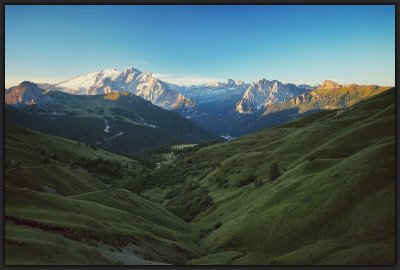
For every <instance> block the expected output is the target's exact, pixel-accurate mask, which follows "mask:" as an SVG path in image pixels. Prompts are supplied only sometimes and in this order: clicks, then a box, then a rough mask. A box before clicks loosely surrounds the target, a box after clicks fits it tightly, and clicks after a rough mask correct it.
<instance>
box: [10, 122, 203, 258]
mask: <svg viewBox="0 0 400 270" xmlns="http://www.w3.org/2000/svg"><path fill="white" fill-rule="evenodd" d="M55 155H56V156H55ZM83 155H84V156H86V157H87V158H89V157H90V158H91V159H96V158H103V159H105V160H109V161H113V162H119V163H120V164H122V166H121V170H122V171H123V176H122V178H115V177H112V176H109V175H104V174H102V173H101V172H99V171H91V170H89V169H88V168H86V167H84V166H78V167H74V166H71V161H74V160H76V159H79V157H81V156H83ZM44 157H46V158H49V160H50V161H48V162H46V163H45V164H43V161H42V159H43V158H44ZM12 161H13V162H14V164H15V163H17V162H20V165H19V166H13V165H11V164H12ZM6 164H9V165H10V167H9V168H7V169H6V172H5V215H6V234H5V250H6V264H115V263H118V261H115V260H110V259H109V258H105V257H103V256H101V255H100V253H99V252H100V251H99V244H101V243H103V244H108V245H109V246H110V248H111V247H113V248H112V249H113V250H116V252H118V250H120V249H123V248H124V247H125V246H127V245H129V244H135V245H137V246H140V247H141V248H143V249H144V250H146V252H147V253H146V254H147V255H146V257H147V259H149V260H155V261H162V262H166V263H174V264H182V263H185V262H186V261H187V260H188V259H189V258H192V257H195V256H199V255H200V254H203V251H202V249H201V248H200V247H198V245H196V241H197V240H198V239H197V230H196V229H195V228H193V227H192V226H191V225H190V224H187V223H186V222H184V221H182V220H181V219H179V218H178V217H177V216H175V215H174V214H172V213H170V212H168V211H167V210H165V209H164V208H162V207H160V206H159V205H157V204H155V203H153V202H150V201H147V200H145V199H144V198H142V197H140V196H138V195H135V194H133V193H131V192H129V191H127V190H122V189H116V188H114V187H115V186H118V185H119V183H120V182H123V181H125V180H127V179H129V178H131V176H130V174H131V173H138V172H141V171H142V170H143V168H142V167H141V165H140V164H138V163H137V162H136V161H133V160H131V159H129V158H126V157H122V156H118V155H115V154H111V153H108V152H105V151H103V150H100V149H97V150H94V149H92V148H90V147H87V146H85V145H83V144H78V143H77V142H74V141H70V140H67V139H63V138H59V137H55V136H50V135H46V134H43V133H39V132H36V131H32V130H29V129H26V128H21V127H16V126H11V127H9V126H7V127H6ZM105 177H106V178H107V179H108V181H107V182H104V181H103V179H104V178H105ZM49 189H50V191H49ZM51 191H56V192H51Z"/></svg>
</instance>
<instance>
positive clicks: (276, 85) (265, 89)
mask: <svg viewBox="0 0 400 270" xmlns="http://www.w3.org/2000/svg"><path fill="white" fill-rule="evenodd" d="M308 91H309V90H308V89H306V88H300V87H298V86H296V85H294V84H284V83H282V82H280V81H277V80H273V81H269V80H266V79H262V80H259V81H258V82H255V83H251V84H250V85H249V87H248V88H247V90H246V92H245V93H244V94H243V96H242V98H241V99H240V100H239V101H238V102H237V105H236V111H237V112H238V113H243V114H257V113H258V112H259V111H260V109H261V108H262V107H263V106H265V105H268V104H276V103H282V102H285V101H288V100H289V99H291V98H293V97H295V96H298V95H300V94H303V93H305V92H308Z"/></svg>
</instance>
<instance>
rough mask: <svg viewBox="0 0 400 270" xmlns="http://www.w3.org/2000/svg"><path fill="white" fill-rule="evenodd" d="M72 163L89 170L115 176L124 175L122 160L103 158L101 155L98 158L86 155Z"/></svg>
mask: <svg viewBox="0 0 400 270" xmlns="http://www.w3.org/2000/svg"><path fill="white" fill-rule="evenodd" d="M72 164H73V165H74V166H79V167H82V168H84V169H87V170H88V171H89V172H94V173H98V174H103V175H107V176H111V177H115V178H121V177H122V176H123V170H122V168H123V166H122V165H121V163H120V162H117V161H111V160H107V159H103V158H101V157H99V158H97V159H87V158H85V157H81V158H79V159H78V160H76V161H74V162H73V163H72Z"/></svg>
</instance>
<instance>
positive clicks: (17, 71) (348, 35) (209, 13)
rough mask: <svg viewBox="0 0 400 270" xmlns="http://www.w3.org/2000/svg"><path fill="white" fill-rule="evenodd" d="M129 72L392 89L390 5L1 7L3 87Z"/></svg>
mask: <svg viewBox="0 0 400 270" xmlns="http://www.w3.org/2000/svg"><path fill="white" fill-rule="evenodd" d="M111 67H113V68H117V69H118V70H124V69H125V68H127V67H135V68H138V69H140V70H142V71H146V72H151V73H153V74H154V75H156V76H158V77H159V78H160V79H162V80H165V81H167V82H172V83H176V84H182V85H191V84H201V83H207V82H213V81H226V80H227V79H229V78H232V79H234V80H243V81H245V82H253V81H257V80H260V79H262V78H266V79H268V80H273V79H277V80H280V81H283V82H290V83H297V84H300V83H307V84H318V83H321V82H322V81H323V80H326V79H330V80H333V81H336V82H338V83H342V84H344V83H358V84H379V85H390V86H393V85H394V84H395V7H394V5H381V6H376V5H375V6H372V5H354V6H352V5H342V6H340V5H336V6H329V5H320V6H311V5H303V6H294V5H292V6H291V5H282V6H276V5H275V6H274V5H265V6H257V5H253V6H243V5H242V6H228V5H221V6H218V5H210V6H193V5H192V6H179V5H171V6H134V5H130V6H129V5H128V6H119V5H111V6H106V5H97V6H96V5H94V6H85V5H52V6H46V5H36V6H34V5H6V6H5V75H6V87H10V86H13V85H17V84H18V83H20V82H21V81H24V80H30V81H33V82H37V83H39V82H40V83H43V82H48V83H56V82H60V81H64V80H66V79H68V78H71V77H74V76H76V75H79V74H84V73H89V72H94V71H100V70H102V69H107V68H111Z"/></svg>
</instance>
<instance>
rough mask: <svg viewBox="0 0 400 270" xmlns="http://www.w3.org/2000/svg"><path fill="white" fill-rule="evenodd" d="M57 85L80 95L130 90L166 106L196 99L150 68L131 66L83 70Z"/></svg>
mask: <svg viewBox="0 0 400 270" xmlns="http://www.w3.org/2000/svg"><path fill="white" fill-rule="evenodd" d="M54 89H56V90H61V91H64V92H67V93H70V94H76V95H98V94H107V93H110V92H115V91H127V92H130V93H133V94H135V95H137V96H140V97H143V98H144V99H146V100H149V101H151V102H152V103H153V104H155V105H157V106H160V107H162V108H164V109H168V110H169V109H175V108H178V107H179V108H180V107H181V106H183V105H182V104H185V105H184V106H186V107H193V106H194V103H193V102H192V101H190V100H189V99H187V98H186V97H184V96H182V95H181V94H180V93H177V92H175V91H174V90H172V89H171V88H170V87H169V85H168V84H167V83H164V82H163V81H160V80H159V79H158V78H156V77H154V76H153V74H152V73H150V72H142V71H140V70H138V69H136V68H133V67H127V68H126V69H125V70H124V71H123V72H120V71H118V70H117V69H116V68H108V69H104V70H101V71H98V72H92V73H87V74H83V75H80V76H77V77H74V78H72V79H69V80H66V81H64V82H61V83H59V84H57V85H55V86H54Z"/></svg>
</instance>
